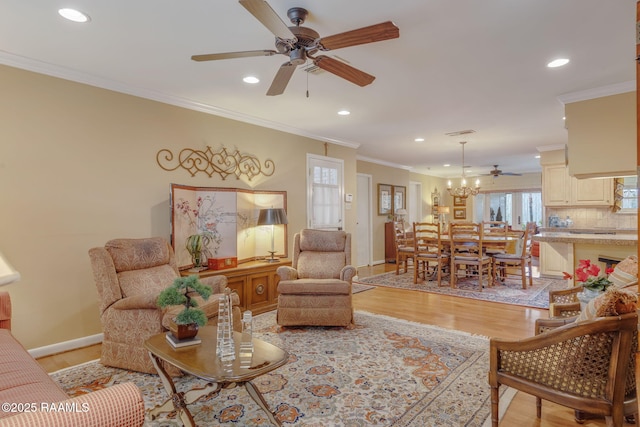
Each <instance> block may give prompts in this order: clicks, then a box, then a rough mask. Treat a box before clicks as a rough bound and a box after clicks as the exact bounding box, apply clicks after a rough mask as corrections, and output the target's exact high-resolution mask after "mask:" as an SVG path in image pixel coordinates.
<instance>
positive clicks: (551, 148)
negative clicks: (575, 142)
mask: <svg viewBox="0 0 640 427" xmlns="http://www.w3.org/2000/svg"><path fill="white" fill-rule="evenodd" d="M565 148H567V144H554V145H541V146H539V147H536V149H537V150H538V152H540V153H541V152H543V151H555V150H564V149H565Z"/></svg>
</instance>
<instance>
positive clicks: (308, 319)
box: [277, 229, 356, 327]
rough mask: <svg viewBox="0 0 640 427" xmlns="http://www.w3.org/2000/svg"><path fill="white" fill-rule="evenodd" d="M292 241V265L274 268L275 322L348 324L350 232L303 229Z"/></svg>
mask: <svg viewBox="0 0 640 427" xmlns="http://www.w3.org/2000/svg"><path fill="white" fill-rule="evenodd" d="M293 242H294V243H293V246H294V247H293V257H292V263H291V267H289V266H281V267H278V269H277V273H278V276H280V282H279V283H278V293H279V296H278V311H277V322H278V325H280V326H296V325H299V326H346V327H351V326H352V325H353V305H352V294H351V280H352V279H353V277H354V276H355V275H356V269H355V267H353V266H351V265H350V264H351V234H350V233H346V232H344V231H327V230H312V229H304V230H302V231H300V232H299V233H296V234H295V236H294V239H293Z"/></svg>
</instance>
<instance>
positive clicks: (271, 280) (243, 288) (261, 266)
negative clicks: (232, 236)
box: [180, 259, 291, 314]
mask: <svg viewBox="0 0 640 427" xmlns="http://www.w3.org/2000/svg"><path fill="white" fill-rule="evenodd" d="M281 265H289V266H290V265H291V260H289V259H281V260H280V261H279V262H265V261H249V262H243V263H242V264H239V265H238V267H236V268H227V269H224V270H203V271H201V272H199V273H193V272H189V271H188V270H184V271H182V272H180V274H181V275H182V276H189V275H192V274H198V275H199V276H200V277H209V276H219V275H224V276H226V277H227V282H228V286H229V287H230V288H231V289H233V290H235V291H236V292H237V293H238V296H239V297H240V309H241V310H242V311H244V310H251V311H252V312H253V314H260V313H264V312H266V311H270V310H274V309H275V308H276V306H277V305H278V292H277V289H278V282H279V281H280V278H279V277H278V275H277V274H276V269H277V268H278V267H280V266H281Z"/></svg>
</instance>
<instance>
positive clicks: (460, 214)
mask: <svg viewBox="0 0 640 427" xmlns="http://www.w3.org/2000/svg"><path fill="white" fill-rule="evenodd" d="M453 219H467V208H453Z"/></svg>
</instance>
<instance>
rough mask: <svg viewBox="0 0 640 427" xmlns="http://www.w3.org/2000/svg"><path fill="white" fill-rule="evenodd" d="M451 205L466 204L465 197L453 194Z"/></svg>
mask: <svg viewBox="0 0 640 427" xmlns="http://www.w3.org/2000/svg"><path fill="white" fill-rule="evenodd" d="M453 206H467V198H466V197H460V196H453Z"/></svg>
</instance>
